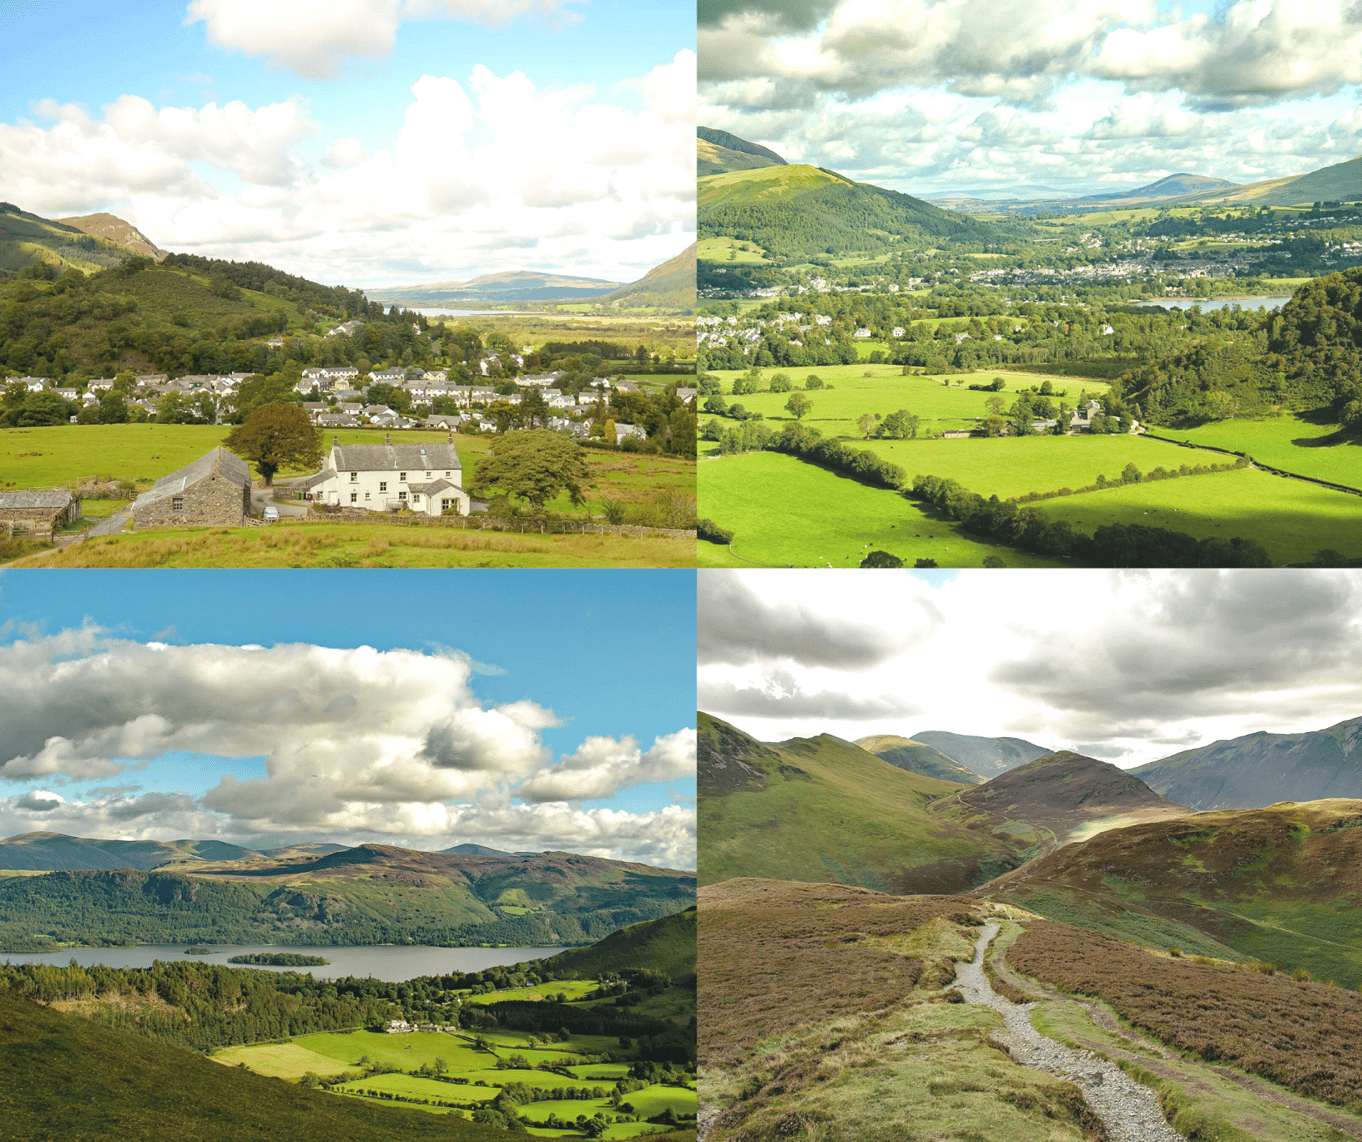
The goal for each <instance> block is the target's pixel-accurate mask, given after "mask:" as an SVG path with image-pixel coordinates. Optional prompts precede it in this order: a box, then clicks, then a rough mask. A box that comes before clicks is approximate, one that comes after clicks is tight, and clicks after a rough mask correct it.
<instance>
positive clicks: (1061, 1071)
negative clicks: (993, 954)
mask: <svg viewBox="0 0 1362 1142" xmlns="http://www.w3.org/2000/svg"><path fill="white" fill-rule="evenodd" d="M1000 929H1001V925H1000V924H997V923H991V924H985V925H984V929H983V931H982V932H981V933H980V935H979V940H978V942H977V943H976V944H975V947H974V959H973V960H972V961H971V962H970V963H968V964H957V965H956V974H955V986H956V988H957V989H958V990H959V991H960V993H961V994H962V995H963V996H964V997H965V1000H966V1002H968V1003H974V1004H978V1005H979V1006H981V1007H987V1008H990V1009H991V1010H993V1011H996V1012H998V1013H999V1014H1000V1015H1001V1016H1002V1017H1003V1026H1004V1028H1005V1029H1004V1030H1003V1031H1002V1032H1001V1033H999V1034H998V1035H997V1036H996V1038H998V1039H999V1040H1000V1041H1001V1042H1002V1043H1003V1044H1005V1045H1006V1047H1007V1048H1008V1050H1009V1051H1010V1052H1011V1053H1012V1057H1013V1059H1015V1060H1016V1061H1017V1062H1018V1063H1020V1064H1021V1065H1022V1066H1024V1067H1029V1068H1030V1069H1032V1070H1038V1071H1044V1072H1045V1073H1047V1074H1051V1075H1054V1076H1055V1077H1056V1078H1061V1079H1064V1080H1065V1081H1066V1082H1071V1083H1073V1084H1074V1085H1075V1086H1077V1087H1078V1089H1079V1090H1080V1091H1082V1093H1083V1098H1084V1099H1085V1100H1086V1101H1087V1104H1088V1106H1089V1107H1091V1108H1092V1111H1093V1113H1094V1114H1096V1115H1097V1116H1098V1117H1099V1118H1100V1119H1101V1120H1102V1123H1103V1125H1104V1126H1105V1127H1106V1130H1107V1136H1108V1138H1109V1139H1110V1140H1111V1142H1182V1135H1181V1134H1179V1133H1178V1132H1177V1131H1176V1130H1174V1129H1173V1128H1172V1127H1171V1126H1169V1125H1168V1123H1167V1121H1166V1120H1165V1119H1164V1117H1163V1111H1162V1110H1161V1109H1160V1108H1159V1103H1158V1100H1157V1099H1156V1098H1155V1096H1154V1092H1153V1091H1151V1090H1150V1089H1149V1088H1148V1087H1145V1086H1141V1085H1140V1084H1139V1083H1137V1082H1135V1080H1134V1079H1132V1078H1130V1077H1129V1076H1128V1075H1127V1074H1126V1073H1125V1072H1124V1071H1122V1070H1121V1069H1120V1067H1118V1066H1117V1065H1116V1064H1115V1063H1112V1062H1109V1061H1107V1060H1106V1059H1102V1058H1099V1057H1098V1056H1096V1055H1094V1054H1093V1053H1092V1052H1091V1051H1076V1050H1074V1049H1073V1048H1071V1047H1066V1046H1064V1045H1063V1044H1061V1043H1057V1042H1056V1041H1055V1040H1053V1039H1050V1038H1047V1037H1046V1036H1044V1035H1042V1034H1041V1033H1040V1032H1039V1031H1037V1030H1036V1029H1035V1028H1034V1027H1032V1026H1031V1011H1032V1009H1033V1008H1034V1007H1035V1004H1034V1003H1021V1004H1018V1003H1013V1002H1012V1001H1011V1000H1008V999H1004V998H1003V997H1002V996H1000V995H999V994H998V993H997V992H995V991H994V990H993V987H992V985H991V984H990V983H989V982H988V977H987V976H985V975H984V955H985V954H986V953H987V951H988V947H989V945H990V944H991V943H992V942H993V938H994V937H995V936H997V934H998V932H999V930H1000Z"/></svg>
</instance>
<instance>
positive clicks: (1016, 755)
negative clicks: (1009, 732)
mask: <svg viewBox="0 0 1362 1142" xmlns="http://www.w3.org/2000/svg"><path fill="white" fill-rule="evenodd" d="M913 740H914V741H916V742H922V743H923V744H925V745H929V746H933V747H934V748H936V749H939V750H940V751H941V752H942V753H944V754H945V755H946V756H947V757H949V758H950V759H951V760H952V761H957V762H959V763H960V764H961V765H963V766H964V767H965V768H966V769H970V770H973V771H974V772H975V773H977V774H979V775H980V776H981V777H983V778H985V779H987V778H990V777H996V776H997V775H998V774H999V773H1006V772H1007V771H1008V770H1009V769H1015V768H1016V767H1017V766H1019V765H1025V764H1026V763H1027V762H1028V761H1035V760H1036V758H1038V757H1044V756H1045V755H1046V754H1048V753H1051V752H1052V751H1051V750H1048V749H1046V748H1045V747H1044V746H1039V745H1036V744H1035V743H1034V742H1029V741H1023V740H1022V739H1021V738H982V737H974V736H972V735H970V734H952V733H948V732H946V731H945V730H923V731H922V733H919V734H914V735H913Z"/></svg>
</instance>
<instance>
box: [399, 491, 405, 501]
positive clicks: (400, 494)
mask: <svg viewBox="0 0 1362 1142" xmlns="http://www.w3.org/2000/svg"><path fill="white" fill-rule="evenodd" d="M397 498H398V499H399V500H405V499H406V498H407V493H406V492H398V493H397Z"/></svg>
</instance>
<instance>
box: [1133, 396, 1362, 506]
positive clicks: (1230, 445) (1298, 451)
mask: <svg viewBox="0 0 1362 1142" xmlns="http://www.w3.org/2000/svg"><path fill="white" fill-rule="evenodd" d="M1150 431H1151V432H1156V433H1158V434H1159V435H1160V436H1167V437H1170V438H1172V439H1174V440H1187V441H1190V442H1191V443H1192V444H1205V445H1208V446H1209V447H1211V448H1225V449H1228V450H1229V451H1231V452H1247V453H1248V454H1249V455H1250V456H1252V457H1253V458H1254V459H1255V460H1258V461H1260V462H1262V463H1264V464H1270V465H1272V467H1274V468H1281V469H1282V470H1283V471H1285V472H1295V473H1297V474H1298V475H1301V476H1313V477H1314V478H1315V479H1317V480H1329V481H1331V482H1333V483H1336V484H1347V485H1348V486H1349V487H1353V488H1362V437H1358V436H1342V435H1340V426H1339V424H1338V422H1337V421H1334V420H1332V419H1331V418H1329V417H1328V415H1327V414H1326V413H1315V412H1306V413H1284V414H1283V415H1281V416H1279V417H1273V418H1271V419H1269V420H1217V421H1213V422H1212V423H1210V424H1203V425H1202V426H1201V427H1200V428H1187V429H1183V428H1177V429H1173V428H1153V429H1151V430H1150ZM1188 462H1189V463H1190V461H1188Z"/></svg>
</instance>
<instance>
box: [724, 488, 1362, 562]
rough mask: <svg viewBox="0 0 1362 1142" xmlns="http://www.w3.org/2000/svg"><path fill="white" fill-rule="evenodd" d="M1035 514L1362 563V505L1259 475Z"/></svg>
mask: <svg viewBox="0 0 1362 1142" xmlns="http://www.w3.org/2000/svg"><path fill="white" fill-rule="evenodd" d="M1033 506H1034V507H1036V508H1039V509H1040V510H1041V511H1043V512H1044V513H1045V514H1046V515H1048V516H1049V517H1050V518H1051V519H1055V520H1066V521H1067V522H1069V523H1070V524H1072V525H1073V526H1074V528H1075V529H1076V530H1078V531H1082V532H1085V533H1087V534H1089V535H1091V534H1092V533H1093V532H1094V531H1096V529H1097V528H1099V527H1101V526H1103V525H1104V524H1118V523H1119V524H1137V525H1140V526H1143V527H1163V528H1168V529H1170V530H1172V531H1181V532H1185V533H1186V534H1188V535H1191V536H1193V537H1195V538H1196V539H1209V538H1218V539H1230V538H1232V537H1234V536H1242V537H1243V538H1245V539H1252V540H1255V541H1257V542H1258V543H1261V544H1262V545H1263V546H1264V547H1265V548H1266V549H1267V552H1268V555H1269V556H1270V557H1271V558H1272V562H1273V563H1274V564H1275V565H1278V566H1281V565H1283V564H1289V563H1304V562H1307V561H1309V560H1310V558H1311V557H1312V556H1313V555H1314V554H1315V552H1317V551H1321V550H1325V549H1333V550H1335V551H1337V552H1339V553H1340V554H1341V555H1343V556H1344V557H1346V558H1350V559H1358V558H1362V497H1358V496H1353V495H1349V494H1348V493H1346V492H1334V491H1330V490H1329V489H1327V488H1321V487H1317V486H1315V485H1313V484H1308V483H1305V482H1303V481H1301V480H1290V479H1287V478H1285V477H1282V476H1273V475H1271V474H1270V473H1268V472H1263V471H1260V470H1256V469H1248V468H1246V469H1240V470H1236V471H1232V472H1212V473H1209V474H1207V475H1204V476H1188V477H1185V478H1183V479H1178V480H1161V481H1159V482H1157V483H1152V484H1132V485H1130V486H1128V487H1121V488H1111V489H1107V490H1104V491H1100V492H1087V493H1084V494H1082V495H1075V496H1064V497H1062V498H1060V499H1054V500H1044V501H1042V502H1040V503H1037V504H1035V505H1033ZM725 526H731V525H725Z"/></svg>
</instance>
